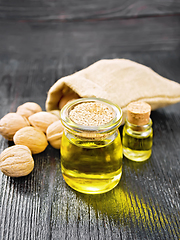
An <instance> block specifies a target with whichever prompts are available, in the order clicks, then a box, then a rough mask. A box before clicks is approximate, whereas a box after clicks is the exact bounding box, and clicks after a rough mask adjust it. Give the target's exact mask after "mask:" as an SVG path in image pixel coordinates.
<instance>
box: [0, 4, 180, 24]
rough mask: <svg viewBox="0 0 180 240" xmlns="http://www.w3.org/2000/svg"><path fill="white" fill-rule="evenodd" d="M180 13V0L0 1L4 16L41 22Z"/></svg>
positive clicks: (0, 12)
mask: <svg viewBox="0 0 180 240" xmlns="http://www.w3.org/2000/svg"><path fill="white" fill-rule="evenodd" d="M179 13H180V2H179V1H176V0H173V1H170V0H166V1H162V0H161V1H158V0H151V1H148V0H144V1H140V0H138V1H132V0H126V1H125V0H123V1H118V0H112V1H105V0H101V1H100V0H99V1H96V0H92V1H87V0H86V1H82V0H76V2H74V1H67V0H63V1H49V0H43V1H41V0H38V1H34V0H33V1H23V0H18V1H13V0H8V1H6V0H1V1H0V19H11V20H25V21H29V20H41V21H54V20H55V21H62V22H64V21H75V20H76V21H83V20H87V19H96V20H104V19H112V18H132V17H144V16H154V15H169V14H179Z"/></svg>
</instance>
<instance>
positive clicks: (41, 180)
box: [0, 0, 180, 240]
mask: <svg viewBox="0 0 180 240" xmlns="http://www.w3.org/2000/svg"><path fill="white" fill-rule="evenodd" d="M103 58H108V59H112V58H128V59H131V60H134V61H137V62H139V63H142V64H145V65H146V66H149V67H151V68H152V69H153V70H155V71H156V72H158V73H159V74H161V75H162V76H164V77H167V78H169V79H172V80H174V81H176V82H179V83H180V1H178V0H174V1H173V0H171V1H170V0H166V1H164V0H152V1H147V0H144V1H140V0H137V1H135V0H123V1H118V0H112V1H107V0H92V1H85V0H84V1H83V0H77V1H72V0H63V1H58V0H36V1H35V0H33V1H30V0H27V1H23V0H16V1H13V0H0V118H1V117H3V116H4V115H5V114H6V113H8V112H10V111H16V108H17V107H18V106H19V105H20V104H22V103H24V102H26V101H35V102H37V103H38V104H40V105H41V107H42V108H43V109H44V110H45V100H46V96H47V91H48V89H49V88H50V87H51V86H52V85H53V83H54V82H55V81H56V80H57V79H59V78H60V77H62V76H66V75H69V74H71V73H74V72H75V71H78V70H80V69H82V68H84V67H87V66H88V65H90V64H92V63H94V62H95V61H97V60H99V59H103ZM151 117H152V120H153V123H154V124H153V129H154V145H153V153H152V156H151V159H149V160H148V161H146V162H144V163H134V162H131V161H128V160H127V159H123V175H122V179H121V181H120V183H119V185H118V186H117V187H116V188H115V189H114V190H112V191H110V192H108V193H106V194H101V195H95V196H93V195H85V194H81V193H78V192H75V191H74V190H72V189H71V188H69V187H68V186H67V185H66V183H65V182H64V180H63V178H62V175H61V168H60V152H59V151H58V150H55V149H53V148H52V147H51V146H48V148H47V149H46V150H45V151H44V152H43V153H41V154H38V155H34V156H33V157H34V160H35V168H34V170H33V172H32V173H31V174H30V175H28V176H26V177H22V178H10V177H6V176H5V175H3V174H2V173H0V239H3V240H4V239H6V240H10V239H12V240H16V239H18V240H19V239H22V240H26V239H27V240H31V239H33V240H35V239H42V240H44V239H45V240H46V239H54V240H57V239H62V240H64V239H72V240H73V239H83V240H84V239H85V240H86V239H95V240H96V239H102V240H104V239H108V240H109V239H122V240H129V239H133V240H144V239H148V240H158V239H167V240H171V239H176V240H179V239H180V222H179V220H180V103H178V104H175V105H172V106H168V107H165V108H162V109H158V110H156V111H153V112H152V115H151ZM121 130H122V129H121V128H120V131H121ZM11 144H12V143H10V142H8V141H6V140H5V139H3V137H2V136H0V152H2V151H3V150H4V149H5V148H6V147H8V146H9V145H11Z"/></svg>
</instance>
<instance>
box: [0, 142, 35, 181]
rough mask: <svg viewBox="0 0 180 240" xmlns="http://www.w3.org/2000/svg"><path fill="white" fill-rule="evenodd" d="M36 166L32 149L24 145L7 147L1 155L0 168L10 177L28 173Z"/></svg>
mask: <svg viewBox="0 0 180 240" xmlns="http://www.w3.org/2000/svg"><path fill="white" fill-rule="evenodd" d="M33 168H34V160H33V158H32V155H31V151H30V150H29V148H28V147H26V146H23V145H14V146H11V147H8V148H6V149H5V150H4V151H3V152H2V153H1V155H0V169H1V171H2V172H3V173H4V174H5V175H7V176H10V177H22V176H26V175H28V174H29V173H30V172H31V171H32V170H33Z"/></svg>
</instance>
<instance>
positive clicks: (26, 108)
mask: <svg viewBox="0 0 180 240" xmlns="http://www.w3.org/2000/svg"><path fill="white" fill-rule="evenodd" d="M41 111H42V108H41V107H40V106H39V105H38V104H37V103H35V102H26V103H24V104H22V105H20V106H19V107H18V108H17V111H16V113H17V114H20V115H21V116H23V117H26V118H28V117H29V116H31V115H33V114H34V113H37V112H41Z"/></svg>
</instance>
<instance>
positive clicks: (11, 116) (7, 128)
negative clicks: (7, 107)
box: [0, 113, 30, 141]
mask: <svg viewBox="0 0 180 240" xmlns="http://www.w3.org/2000/svg"><path fill="white" fill-rule="evenodd" d="M29 125H30V124H29V122H28V120H27V119H26V118H25V117H22V116H21V115H19V114H17V113H8V114H6V115H5V116H4V117H3V118H1V120H0V134H1V135H2V136H3V137H4V138H6V139H8V140H10V141H12V140H13V136H14V134H15V133H16V132H17V131H18V130H19V129H21V128H23V127H26V126H29Z"/></svg>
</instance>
